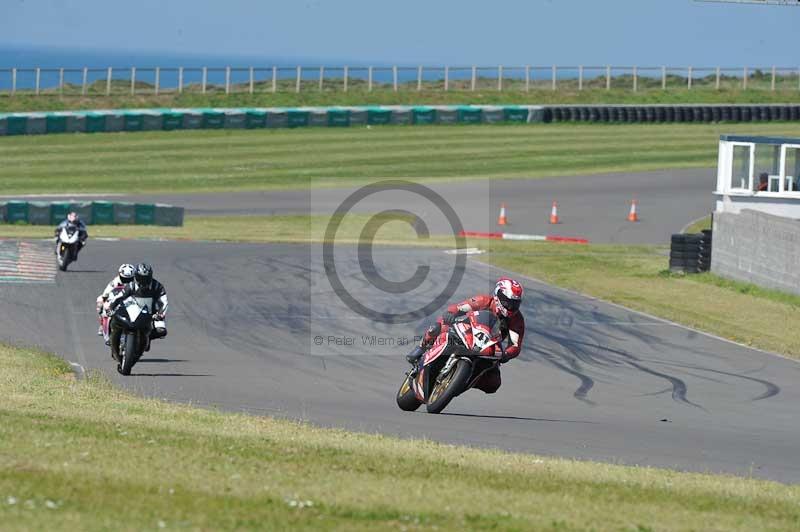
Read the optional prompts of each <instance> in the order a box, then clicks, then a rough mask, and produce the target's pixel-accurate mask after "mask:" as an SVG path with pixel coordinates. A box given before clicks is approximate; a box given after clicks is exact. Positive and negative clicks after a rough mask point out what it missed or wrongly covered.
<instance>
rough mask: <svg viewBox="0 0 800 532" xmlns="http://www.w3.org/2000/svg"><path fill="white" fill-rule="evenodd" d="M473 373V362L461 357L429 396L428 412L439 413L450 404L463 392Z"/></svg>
mask: <svg viewBox="0 0 800 532" xmlns="http://www.w3.org/2000/svg"><path fill="white" fill-rule="evenodd" d="M470 375H472V364H471V363H470V362H469V360H465V359H463V358H462V359H460V360H459V361H458V362H457V363H456V367H455V368H453V369H452V370H450V373H449V374H448V375H445V377H444V378H443V379H442V380H441V381H439V382H437V383H436V385H435V386H434V387H433V391H432V392H431V395H430V397H429V398H428V405H427V406H426V408H427V409H428V413H430V414H438V413H440V412H441V411H442V410H444V409H445V407H446V406H447V405H448V404H450V401H452V400H453V398H454V397H455V396H456V395H458V394H459V393H461V391H462V390H463V389H464V387H465V386H466V385H467V381H468V380H469V377H470Z"/></svg>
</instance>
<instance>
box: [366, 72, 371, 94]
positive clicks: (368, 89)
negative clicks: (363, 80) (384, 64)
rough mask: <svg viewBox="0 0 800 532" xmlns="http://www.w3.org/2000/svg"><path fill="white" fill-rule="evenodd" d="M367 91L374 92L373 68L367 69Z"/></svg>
mask: <svg viewBox="0 0 800 532" xmlns="http://www.w3.org/2000/svg"><path fill="white" fill-rule="evenodd" d="M367 91H368V92H372V67H368V68H367Z"/></svg>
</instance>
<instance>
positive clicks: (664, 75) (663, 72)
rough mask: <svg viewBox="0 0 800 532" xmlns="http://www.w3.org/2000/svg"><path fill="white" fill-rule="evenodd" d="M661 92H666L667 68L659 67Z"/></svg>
mask: <svg viewBox="0 0 800 532" xmlns="http://www.w3.org/2000/svg"><path fill="white" fill-rule="evenodd" d="M661 90H662V91H665V90H667V67H665V66H662V67H661Z"/></svg>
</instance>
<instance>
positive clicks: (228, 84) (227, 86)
mask: <svg viewBox="0 0 800 532" xmlns="http://www.w3.org/2000/svg"><path fill="white" fill-rule="evenodd" d="M230 93H231V67H229V66H226V67H225V94H230Z"/></svg>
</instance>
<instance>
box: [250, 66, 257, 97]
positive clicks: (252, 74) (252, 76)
mask: <svg viewBox="0 0 800 532" xmlns="http://www.w3.org/2000/svg"><path fill="white" fill-rule="evenodd" d="M254 74H255V73H254V72H253V67H250V94H253V92H254V89H255V82H256V80H255V79H254Z"/></svg>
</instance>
